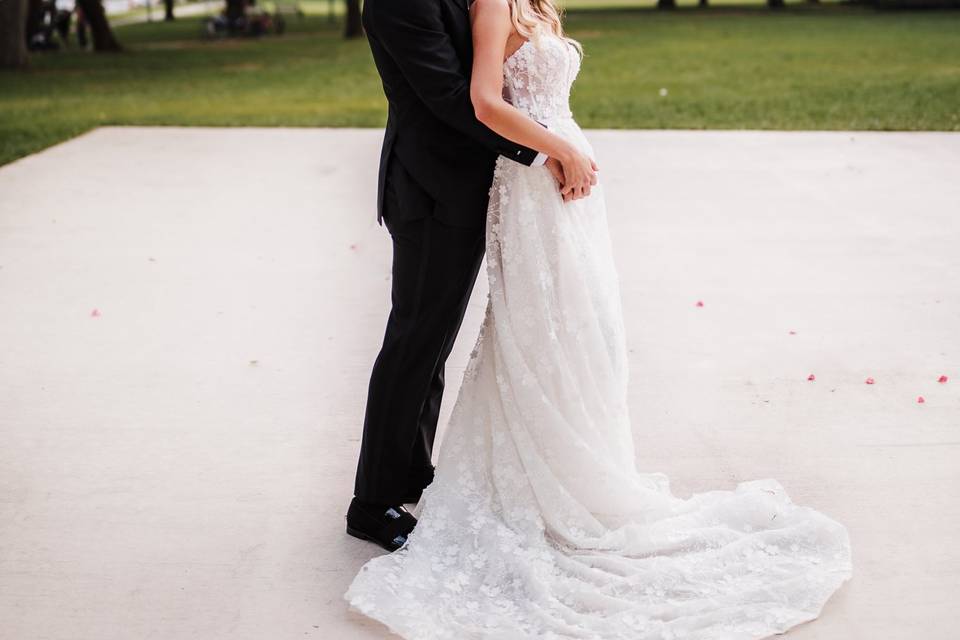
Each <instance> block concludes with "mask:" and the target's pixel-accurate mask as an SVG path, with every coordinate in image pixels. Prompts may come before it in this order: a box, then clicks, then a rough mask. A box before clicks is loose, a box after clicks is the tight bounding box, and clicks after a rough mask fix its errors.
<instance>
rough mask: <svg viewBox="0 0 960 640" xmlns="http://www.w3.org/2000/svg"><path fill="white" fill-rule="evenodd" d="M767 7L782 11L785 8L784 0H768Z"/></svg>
mask: <svg viewBox="0 0 960 640" xmlns="http://www.w3.org/2000/svg"><path fill="white" fill-rule="evenodd" d="M767 6H768V7H770V8H771V9H780V8H782V7H783V0H767Z"/></svg>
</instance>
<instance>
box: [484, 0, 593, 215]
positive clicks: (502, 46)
mask: <svg viewBox="0 0 960 640" xmlns="http://www.w3.org/2000/svg"><path fill="white" fill-rule="evenodd" d="M471 17H472V22H473V73H472V76H471V80H470V99H471V101H472V102H473V109H474V112H475V113H476V116H477V120H479V121H480V122H482V123H483V124H485V125H486V126H487V127H489V128H490V129H492V130H493V131H495V132H496V133H498V134H500V135H501V136H503V137H504V138H507V139H509V140H512V141H513V142H516V143H517V144H522V145H524V146H526V147H530V148H532V149H536V150H537V151H540V152H542V153H545V154H547V155H548V156H550V157H551V158H556V159H557V160H558V161H559V162H560V164H561V165H562V166H563V174H564V185H563V189H562V190H561V191H562V193H564V195H566V194H568V193H569V194H571V195H572V196H573V197H581V196H584V195H589V193H590V187H591V185H593V184H596V175H595V173H594V172H595V171H596V169H597V166H596V164H595V163H594V162H593V160H592V159H590V158H589V157H588V156H586V155H584V154H583V153H581V152H580V151H579V150H578V149H577V148H576V147H574V146H573V145H572V144H570V143H569V142H567V141H566V140H564V139H563V138H561V137H560V136H558V135H556V134H555V133H551V132H550V131H549V130H548V129H546V128H544V127H543V126H541V125H540V124H539V123H537V122H536V121H535V120H533V119H532V118H530V117H529V116H527V115H526V114H524V113H521V112H520V111H518V110H517V109H516V108H515V107H514V106H513V105H511V104H510V103H508V102H507V101H506V100H504V99H503V58H504V54H505V53H506V47H507V40H508V39H509V37H510V34H511V33H512V32H513V21H512V20H511V19H510V5H509V4H508V3H507V0H475V2H474V3H473V9H472V11H471Z"/></svg>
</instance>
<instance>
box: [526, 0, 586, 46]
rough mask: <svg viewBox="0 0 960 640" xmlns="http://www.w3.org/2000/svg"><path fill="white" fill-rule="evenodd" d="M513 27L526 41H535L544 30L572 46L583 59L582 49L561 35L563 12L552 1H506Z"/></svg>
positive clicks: (577, 43)
mask: <svg viewBox="0 0 960 640" xmlns="http://www.w3.org/2000/svg"><path fill="white" fill-rule="evenodd" d="M508 2H509V4H510V17H511V19H512V20H513V27H514V28H515V29H516V30H517V32H518V33H519V34H520V35H521V36H523V37H524V38H526V39H527V40H534V41H536V40H537V39H538V38H539V37H540V34H541V33H542V32H543V31H544V30H546V31H547V32H548V33H552V34H553V35H555V36H557V37H558V38H562V39H563V40H566V41H567V42H569V43H570V44H572V45H573V46H574V48H575V49H576V50H577V52H578V53H579V54H580V56H581V57H583V47H582V46H580V43H579V42H577V41H576V40H574V39H573V38H568V37H567V36H566V35H564V33H563V20H562V15H563V10H562V9H561V8H560V7H558V6H557V4H556V3H555V2H554V1H553V0H508Z"/></svg>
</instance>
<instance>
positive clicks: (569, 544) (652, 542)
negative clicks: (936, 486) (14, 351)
mask: <svg viewBox="0 0 960 640" xmlns="http://www.w3.org/2000/svg"><path fill="white" fill-rule="evenodd" d="M579 66H580V58H579V55H578V54H577V52H576V50H575V49H574V48H573V47H572V46H571V45H570V44H569V43H567V42H566V41H565V40H562V39H560V38H558V37H556V36H549V35H544V36H542V37H541V38H540V40H539V42H538V43H534V42H532V41H531V42H527V43H525V44H524V45H523V46H521V47H520V49H519V50H517V52H515V53H514V54H513V55H512V56H510V57H509V58H508V59H507V61H506V62H505V64H504V77H505V95H506V97H507V98H508V99H509V100H510V102H511V103H512V104H513V105H514V106H516V107H517V108H518V109H520V110H522V111H524V112H525V113H527V114H529V115H530V116H532V117H534V118H536V119H537V120H540V121H541V122H543V123H545V124H547V125H548V126H549V127H550V129H551V130H552V131H554V132H556V133H558V134H559V135H562V136H565V137H566V138H567V139H569V140H571V141H573V143H574V144H576V145H578V146H579V147H581V148H583V149H584V150H586V151H588V152H590V153H591V155H592V150H591V149H590V145H589V144H588V142H587V140H586V138H585V137H584V135H583V133H582V132H581V130H580V128H579V127H578V126H577V124H576V123H575V122H574V120H573V118H572V117H571V113H570V110H569V106H568V98H569V92H570V86H571V84H572V83H573V80H574V78H575V76H576V74H577V72H578V71H579ZM487 276H488V278H489V289H490V294H489V300H488V303H487V310H486V317H485V319H484V322H483V326H482V329H481V331H480V336H479V338H478V340H477V343H476V348H475V349H474V351H473V353H472V354H471V358H470V362H469V364H468V366H467V370H466V373H465V375H464V381H463V386H462V388H461V389H460V393H459V397H458V398H457V402H456V405H455V407H454V410H453V415H452V417H451V421H450V424H449V425H448V429H447V432H446V435H445V438H444V440H443V442H442V445H441V447H440V452H439V460H438V464H437V475H436V479H435V480H434V482H433V483H432V484H431V485H430V486H429V487H427V489H426V491H425V492H424V494H423V498H422V499H421V502H420V504H419V505H418V515H419V524H418V525H417V527H416V529H415V530H414V532H413V533H412V535H410V537H409V539H408V541H407V543H406V545H404V546H403V547H402V548H401V549H399V550H398V551H396V552H394V553H392V554H388V555H383V556H380V557H377V558H374V559H373V560H370V561H369V562H368V563H367V564H366V565H364V566H363V568H362V569H361V570H360V572H359V573H358V575H357V576H356V578H355V579H354V581H353V583H352V584H351V585H350V588H349V590H348V591H347V593H346V594H345V596H344V597H345V598H346V599H347V601H348V602H349V603H350V604H351V605H352V606H353V607H355V608H356V609H358V610H360V611H361V612H363V613H364V614H366V615H368V616H370V617H372V618H375V619H377V620H379V621H381V622H383V623H384V624H386V625H387V626H388V627H389V628H390V629H391V630H392V631H394V632H395V633H398V634H400V635H401V636H403V637H405V638H409V639H411V640H440V639H444V640H446V639H450V640H454V639H455V640H465V639H469V638H485V639H486V638H489V639H498V640H520V639H524V638H530V639H533V638H537V639H559V638H578V639H580V638H582V639H588V638H589V639H603V640H606V639H610V640H613V639H624V640H626V639H629V640H648V639H654V638H656V639H658V640H660V639H670V638H675V639H685V640H699V639H702V640H734V639H738V640H739V639H757V638H764V637H767V636H769V635H772V634H775V633H779V632H783V631H784V630H786V629H788V628H790V627H792V626H794V625H797V624H799V623H802V622H805V621H808V620H811V619H813V618H816V617H817V616H818V615H819V613H820V610H821V607H822V606H823V604H824V603H825V602H826V600H827V599H828V598H829V597H830V595H831V594H832V593H833V592H834V591H836V590H837V588H838V587H839V586H840V585H841V583H843V582H844V581H845V580H847V579H848V578H849V577H850V574H851V560H850V545H849V540H848V536H847V531H846V529H845V528H844V527H843V526H842V525H840V524H838V523H837V522H835V521H833V520H831V519H830V518H828V517H827V516H825V515H823V514H821V513H818V512H817V511H814V510H812V509H810V508H807V507H802V506H797V505H795V504H793V503H791V502H790V500H789V498H788V497H787V494H786V493H785V491H784V490H783V488H782V487H781V486H780V485H779V484H778V483H777V482H776V481H774V480H761V481H753V482H745V483H742V484H740V485H739V486H737V487H736V489H734V490H732V491H710V492H707V493H702V494H698V495H694V496H693V497H691V498H689V499H680V498H678V497H675V496H674V495H672V494H671V492H670V490H669V487H668V482H667V478H666V477H665V476H664V475H662V474H659V473H638V472H637V471H636V470H635V467H634V444H633V439H632V435H631V429H630V421H629V418H628V415H627V401H626V399H627V357H626V348H625V342H624V327H623V320H622V316H621V309H620V298H619V290H618V280H617V274H616V271H615V269H614V263H613V257H612V254H611V247H610V238H609V235H608V230H607V222H606V212H605V206H604V200H603V192H602V186H600V185H598V186H597V187H595V188H594V190H593V193H592V195H591V196H589V197H587V198H584V199H581V200H577V201H573V202H571V203H566V204H564V203H563V202H562V200H561V198H560V196H559V194H558V193H557V187H556V184H555V182H554V180H553V178H552V177H551V175H550V173H549V172H548V170H547V169H546V168H544V167H526V166H523V165H520V164H517V163H515V162H512V161H509V160H505V159H504V158H502V157H501V158H500V159H499V160H498V162H497V165H496V171H495V174H494V181H493V186H492V189H491V199H490V207H489V214H488V220H487ZM648 446H655V444H650V445H648Z"/></svg>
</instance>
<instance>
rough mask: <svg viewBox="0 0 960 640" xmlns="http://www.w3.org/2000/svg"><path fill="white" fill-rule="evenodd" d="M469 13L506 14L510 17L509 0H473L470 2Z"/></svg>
mask: <svg viewBox="0 0 960 640" xmlns="http://www.w3.org/2000/svg"><path fill="white" fill-rule="evenodd" d="M470 11H471V13H476V12H483V13H484V14H487V15H494V16H506V17H507V18H508V19H509V18H510V0H473V1H472V2H471V3H470Z"/></svg>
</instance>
